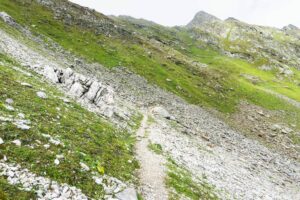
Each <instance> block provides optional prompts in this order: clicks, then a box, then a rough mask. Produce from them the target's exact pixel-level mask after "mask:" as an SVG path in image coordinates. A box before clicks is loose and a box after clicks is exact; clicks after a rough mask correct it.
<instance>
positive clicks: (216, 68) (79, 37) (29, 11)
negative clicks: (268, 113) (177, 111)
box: [0, 0, 300, 113]
mask: <svg viewBox="0 0 300 200" xmlns="http://www.w3.org/2000/svg"><path fill="white" fill-rule="evenodd" d="M0 10H4V11H6V12H7V13H8V14H10V15H11V16H12V17H14V18H15V19H16V20H17V22H18V23H20V24H23V25H26V26H27V27H30V29H31V31H32V32H34V33H36V34H42V35H45V36H47V37H49V38H51V39H53V40H54V41H55V42H57V43H59V44H60V45H61V46H63V47H64V48H65V49H66V50H69V51H71V52H73V53H75V54H77V55H79V56H82V57H84V58H86V59H87V60H89V61H92V62H99V63H101V64H103V65H105V66H106V67H109V68H112V67H115V66H119V65H123V66H126V67H127V68H129V69H130V70H132V71H134V72H135V73H137V74H140V75H142V76H144V77H145V78H146V79H147V80H148V81H150V82H151V83H153V84H156V85H158V86H160V87H162V88H164V89H166V90H168V91H171V92H173V93H174V94H176V95H179V96H181V97H183V98H184V99H186V100H187V101H188V102H190V103H193V104H198V105H204V106H208V107H213V108H216V109H218V110H219V111H222V112H225V113H228V112H229V113H230V112H234V111H235V110H236V105H237V104H238V103H239V101H240V100H247V101H250V102H252V103H255V104H257V105H260V106H263V107H265V108H268V109H281V110H286V111H288V112H290V111H293V110H294V108H293V107H291V106H286V103H284V102H283V101H281V100H280V99H278V98H276V97H274V96H273V95H271V94H268V93H267V92H265V89H271V90H273V91H275V92H278V93H280V94H284V95H286V96H288V97H290V98H293V99H295V100H299V96H300V95H298V94H300V88H299V87H297V86H296V85H295V84H294V82H293V81H294V80H296V79H297V78H299V76H300V73H299V72H296V75H295V77H294V78H293V79H292V80H290V79H284V80H281V81H278V80H277V78H276V72H274V71H272V72H263V71H261V70H259V69H258V68H257V67H258V66H256V64H255V63H254V64H250V63H247V62H245V61H242V60H239V59H233V58H228V57H225V56H222V55H220V54H219V53H218V52H216V51H214V50H212V49H210V48H209V47H207V46H205V47H203V44H202V43H201V42H200V41H198V40H194V39H192V38H191V37H190V35H189V34H188V32H187V31H186V30H184V29H176V28H175V29H170V28H163V27H160V26H158V25H155V24H151V23H150V24H149V23H145V28H144V29H141V34H145V32H147V31H148V32H149V33H148V34H146V36H147V37H148V39H147V40H146V39H145V40H144V39H141V38H138V37H137V38H134V37H126V35H122V34H120V35H114V36H112V37H107V36H106V35H105V34H104V33H103V34H97V35H96V34H95V33H94V31H93V29H84V28H82V27H81V26H77V25H67V24H65V23H64V22H63V21H61V20H55V19H54V16H53V13H52V11H50V10H48V9H47V8H45V7H43V6H41V5H39V4H37V3H36V2H35V1H29V0H26V1H20V0H12V1H9V0H3V1H2V2H1V3H0ZM76 17H77V16H74V18H76ZM126 25H127V27H128V29H129V30H130V27H131V26H132V25H130V23H127V24H126ZM151 38H154V39H157V40H159V41H162V42H167V43H166V44H167V45H169V47H168V46H167V45H163V46H159V45H155V44H153V43H152V42H151V41H150V40H149V39H151ZM171 41H173V42H171ZM174 41H176V42H174ZM170 54H174V55H175V57H176V59H175V60H174V58H175V57H173V58H172V56H171V57H170ZM187 57H189V58H188V59H190V61H197V62H201V63H205V64H207V65H208V67H207V68H199V67H193V66H192V65H190V64H189V63H188V62H186V61H185V59H186V58H187ZM241 74H249V75H254V76H257V77H258V78H259V79H261V80H262V81H261V82H260V83H259V84H257V85H254V84H253V83H251V82H249V81H248V80H245V78H243V77H242V76H241ZM167 80H171V81H167ZM257 97H261V98H257Z"/></svg>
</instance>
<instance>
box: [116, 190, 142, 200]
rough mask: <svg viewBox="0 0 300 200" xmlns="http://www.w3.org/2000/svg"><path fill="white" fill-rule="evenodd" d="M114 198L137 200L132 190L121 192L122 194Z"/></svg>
mask: <svg viewBox="0 0 300 200" xmlns="http://www.w3.org/2000/svg"><path fill="white" fill-rule="evenodd" d="M116 198H117V199H119V200H138V198H137V194H136V191H135V189H134V188H127V189H125V190H123V191H122V192H120V193H118V194H116Z"/></svg>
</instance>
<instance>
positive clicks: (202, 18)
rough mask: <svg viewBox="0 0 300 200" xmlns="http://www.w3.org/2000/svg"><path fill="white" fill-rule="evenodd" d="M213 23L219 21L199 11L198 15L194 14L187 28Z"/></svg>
mask: <svg viewBox="0 0 300 200" xmlns="http://www.w3.org/2000/svg"><path fill="white" fill-rule="evenodd" d="M214 21H220V19H219V18H217V17H215V16H213V15H211V14H209V13H207V12H205V11H199V12H198V13H196V15H195V17H194V18H193V20H192V21H191V22H190V23H188V24H187V27H197V26H201V25H203V24H205V23H211V22H214Z"/></svg>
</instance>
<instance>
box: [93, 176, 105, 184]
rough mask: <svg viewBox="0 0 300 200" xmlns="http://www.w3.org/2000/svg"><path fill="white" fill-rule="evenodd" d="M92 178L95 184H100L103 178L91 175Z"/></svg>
mask: <svg viewBox="0 0 300 200" xmlns="http://www.w3.org/2000/svg"><path fill="white" fill-rule="evenodd" d="M93 179H94V181H95V183H96V184H98V185H101V184H102V181H103V178H99V177H97V176H93Z"/></svg>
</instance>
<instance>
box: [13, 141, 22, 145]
mask: <svg viewBox="0 0 300 200" xmlns="http://www.w3.org/2000/svg"><path fill="white" fill-rule="evenodd" d="M12 143H13V144H15V145H17V146H21V144H22V142H21V140H14V141H12Z"/></svg>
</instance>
